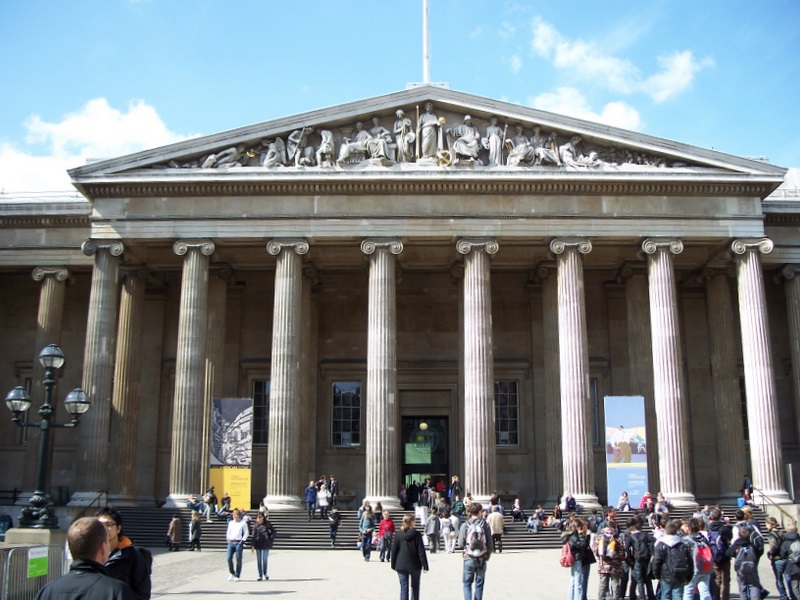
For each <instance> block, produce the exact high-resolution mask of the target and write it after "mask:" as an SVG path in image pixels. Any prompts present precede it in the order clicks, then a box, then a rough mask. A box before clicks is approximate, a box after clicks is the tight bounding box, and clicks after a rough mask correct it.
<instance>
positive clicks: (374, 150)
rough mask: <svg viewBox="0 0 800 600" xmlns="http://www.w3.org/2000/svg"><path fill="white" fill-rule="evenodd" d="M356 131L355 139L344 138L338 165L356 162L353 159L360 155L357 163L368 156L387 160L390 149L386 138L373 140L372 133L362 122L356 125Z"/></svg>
mask: <svg viewBox="0 0 800 600" xmlns="http://www.w3.org/2000/svg"><path fill="white" fill-rule="evenodd" d="M356 129H357V133H356V137H355V139H353V140H350V139H349V138H344V139H343V140H342V145H341V147H340V149H339V158H338V160H337V161H336V162H337V164H340V165H341V164H344V163H346V162H354V161H353V160H352V158H353V157H357V156H358V155H360V158H357V160H356V161H355V162H358V160H363V159H364V158H365V157H367V156H369V158H374V159H387V154H388V147H387V144H386V138H385V137H380V138H373V137H372V135H371V134H370V132H369V131H367V130H366V129H364V125H363V124H362V123H361V122H360V121H359V122H358V123H356ZM387 133H388V131H387Z"/></svg>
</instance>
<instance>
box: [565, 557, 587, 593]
mask: <svg viewBox="0 0 800 600" xmlns="http://www.w3.org/2000/svg"><path fill="white" fill-rule="evenodd" d="M570 569H571V571H570V579H569V591H568V592H567V600H583V563H582V562H581V561H579V560H576V561H575V562H574V563H573V564H572V567H570Z"/></svg>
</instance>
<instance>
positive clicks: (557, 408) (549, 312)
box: [536, 266, 564, 502]
mask: <svg viewBox="0 0 800 600" xmlns="http://www.w3.org/2000/svg"><path fill="white" fill-rule="evenodd" d="M536 275H537V276H538V278H539V279H540V281H541V282H542V329H543V333H544V415H545V421H546V422H547V423H548V426H547V427H545V445H546V447H547V460H545V461H544V462H545V465H546V469H547V471H546V474H547V500H548V501H550V502H557V501H558V500H559V498H560V496H561V494H562V493H563V491H564V490H563V485H564V465H563V463H562V453H561V427H560V426H554V425H555V423H561V382H560V375H559V372H560V369H559V360H560V357H559V351H558V271H557V270H556V269H554V268H552V267H546V266H542V267H539V268H538V269H537V270H536Z"/></svg>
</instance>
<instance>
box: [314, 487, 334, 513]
mask: <svg viewBox="0 0 800 600" xmlns="http://www.w3.org/2000/svg"><path fill="white" fill-rule="evenodd" d="M330 503H331V493H330V492H329V491H328V486H327V485H325V484H324V483H323V484H322V485H321V486H319V491H318V492H317V506H319V518H320V520H324V519H327V518H328V506H330Z"/></svg>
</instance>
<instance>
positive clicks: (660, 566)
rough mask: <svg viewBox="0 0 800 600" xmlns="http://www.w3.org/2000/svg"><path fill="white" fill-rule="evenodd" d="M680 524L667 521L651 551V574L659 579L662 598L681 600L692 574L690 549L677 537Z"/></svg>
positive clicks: (675, 521) (692, 566)
mask: <svg viewBox="0 0 800 600" xmlns="http://www.w3.org/2000/svg"><path fill="white" fill-rule="evenodd" d="M680 526H681V523H680V521H677V520H674V519H673V520H672V521H669V522H668V523H667V524H666V525H665V526H664V535H662V536H661V538H660V539H659V540H658V541H657V542H656V545H655V550H654V551H653V562H652V563H651V569H652V571H653V576H654V577H655V578H656V579H660V580H661V598H662V599H663V600H682V599H683V590H684V587H686V584H687V583H689V582H690V581H691V579H692V576H693V575H694V565H693V563H692V551H691V549H690V548H689V546H687V545H686V544H684V543H683V542H682V541H681V538H680V537H678V530H679V529H680ZM742 600H746V599H745V598H742Z"/></svg>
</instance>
